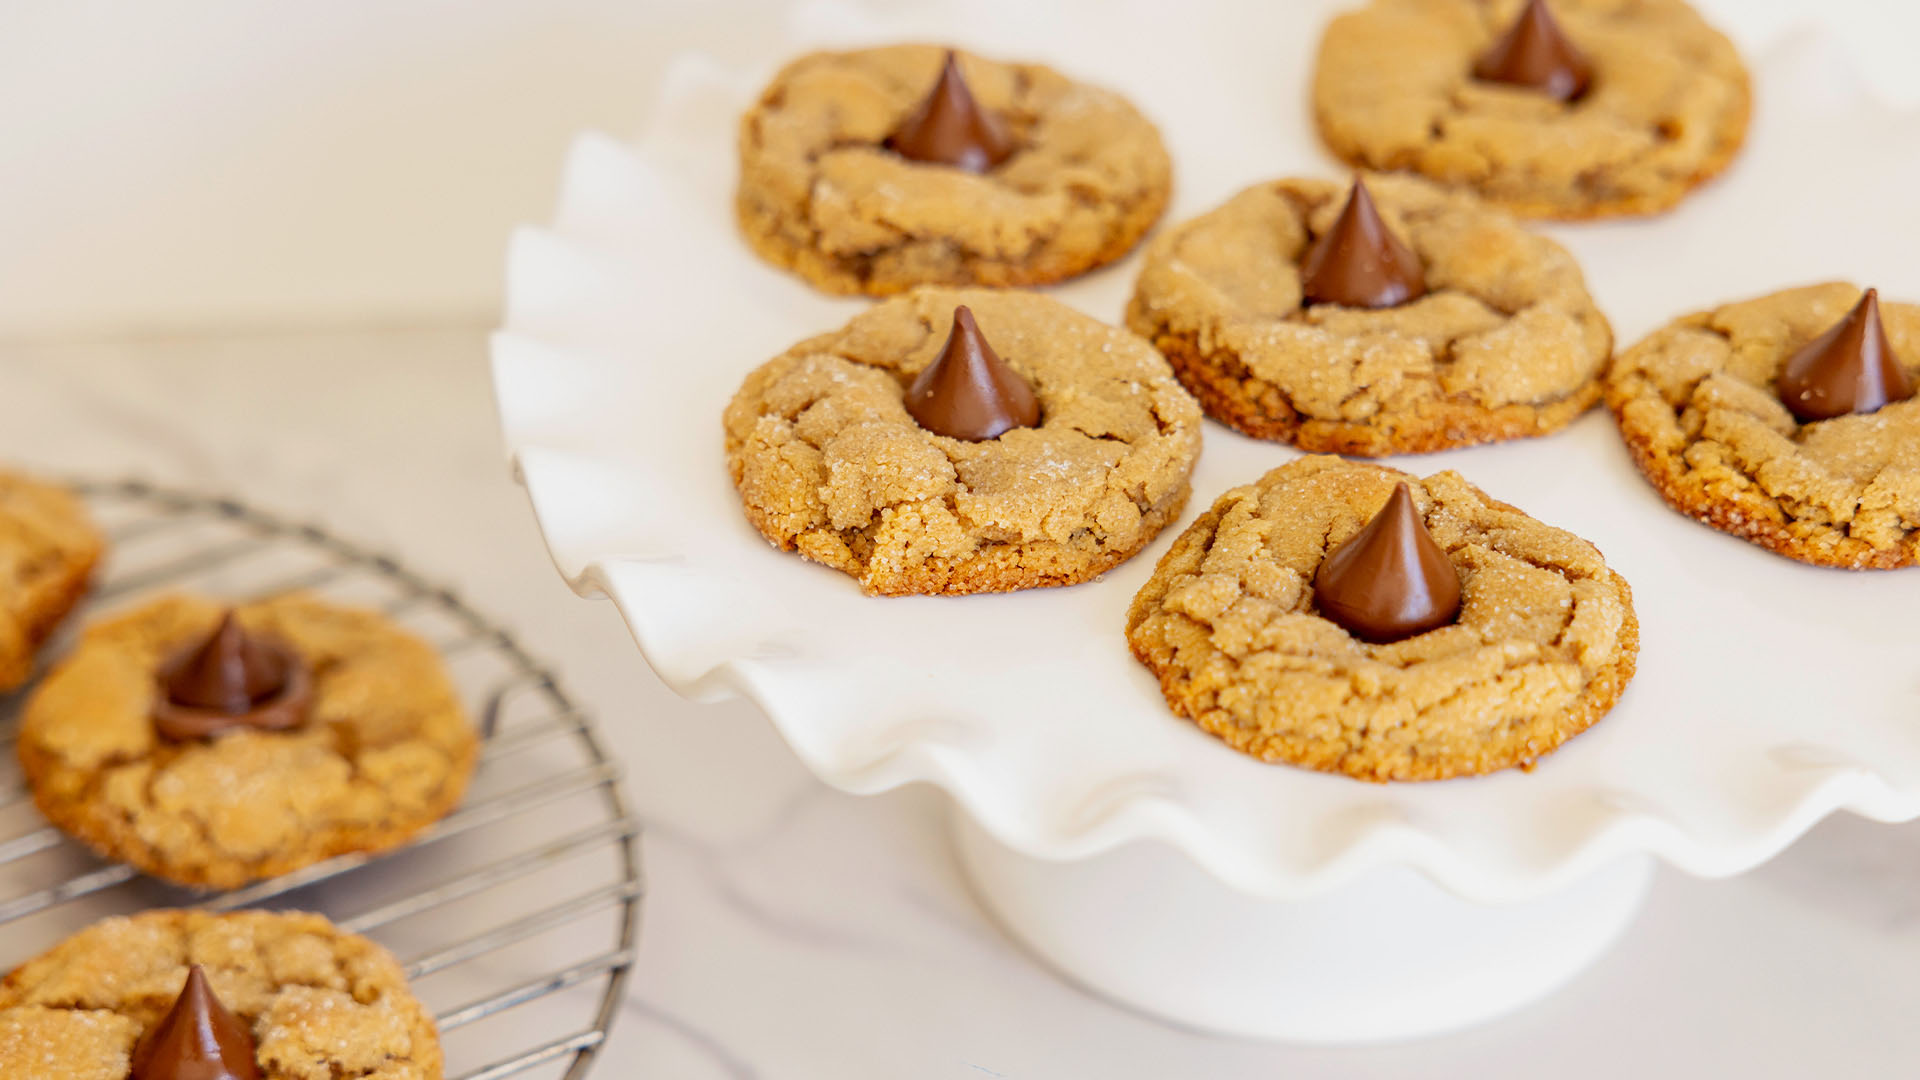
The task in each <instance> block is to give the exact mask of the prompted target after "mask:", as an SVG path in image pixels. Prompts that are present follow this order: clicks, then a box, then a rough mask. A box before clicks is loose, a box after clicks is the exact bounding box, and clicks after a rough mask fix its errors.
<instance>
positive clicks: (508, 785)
mask: <svg viewBox="0 0 1920 1080" xmlns="http://www.w3.org/2000/svg"><path fill="white" fill-rule="evenodd" d="M72 486H73V487H74V488H75V490H77V491H79V492H80V493H81V494H82V495H83V496H84V497H85V498H86V500H87V502H88V504H89V505H90V507H91V508H92V510H93V512H94V515H95V518H96V520H97V521H98V522H99V524H100V525H101V527H102V528H103V530H104V531H105V532H106V534H107V537H108V540H109V543H110V545H111V547H110V549H109V552H108V557H107V562H106V565H105V567H104V569H103V572H102V573H101V575H100V576H99V579H98V581H97V582H96V586H97V587H96V588H95V590H94V592H93V595H92V596H91V597H90V598H89V599H88V601H87V603H86V605H85V607H84V608H83V609H82V610H81V611H80V612H77V613H76V615H75V616H74V617H73V618H70V619H69V620H68V621H67V624H66V626H67V629H66V630H65V631H64V632H63V635H71V633H72V632H73V631H72V628H73V627H75V626H76V625H79V624H83V623H84V622H85V621H86V620H87V619H88V618H89V617H90V615H91V614H93V613H98V612H103V611H110V610H112V609H115V608H118V607H122V606H124V605H126V604H127V603H129V602H132V601H135V600H137V599H138V598H139V597H140V596H142V595H143V594H149V593H153V592H157V591H163V590H171V589H181V590H192V591H196V592H202V593H205V594H208V595H211V596H215V597H223V598H228V599H232V600H235V601H246V600H253V599H259V598H263V597H267V596H272V595H276V594H279V593H284V592H289V591H294V590H301V589H308V590H313V591H315V592H318V593H320V594H322V595H324V596H327V597H328V598H330V599H335V600H339V601H341V602H343V603H350V604H357V605H361V606H366V607H375V608H378V609H380V610H383V611H385V612H387V613H388V614H389V615H391V616H392V617H393V618H394V619H396V620H397V621H399V622H401V623H402V624H403V625H406V626H408V627H409V628H410V629H412V630H413V631H415V632H416V633H418V634H420V635H421V636H423V637H425V638H426V639H427V640H428V641H430V642H432V643H433V644H434V645H435V646H436V647H437V648H438V649H439V651H440V653H441V655H442V656H444V657H445V658H446V661H447V664H448V667H449V669H450V671H451V672H452V674H453V676H454V679H455V681H456V682H457V684H458V685H459V687H460V689H461V692H462V694H463V695H464V696H465V699H466V701H467V703H468V706H469V708H470V709H471V711H472V715H473V716H474V717H475V721H476V723H478V724H479V725H480V728H481V733H482V735H483V737H484V738H485V745H484V748H483V750H482V754H481V758H480V764H479V768H478V770H477V771H476V772H475V774H474V778H473V783H472V785H471V786H470V787H469V788H468V791H467V796H466V800H465V802H463V803H462V804H461V806H460V807H459V808H458V809H456V810H455V811H454V812H453V813H452V814H451V815H449V816H448V817H446V818H445V819H443V820H442V821H440V822H439V823H438V824H437V825H434V826H432V827H431V828H429V829H427V830H426V831H425V832H423V833H421V834H420V835H419V836H418V837H416V838H415V840H414V841H413V843H412V844H410V845H409V846H408V847H406V848H405V849H403V850H401V851H398V852H393V853H390V854H388V855H385V856H376V857H373V858H367V857H364V856H344V857H340V858H335V859H329V860H327V861H325V862H322V863H318V864H316V865H313V866H309V867H306V868H304V869H302V870H298V871H295V872H294V873H291V874H287V875H284V876H282V877H278V878H274V879H272V880H269V881H264V882H260V883H257V884H254V885H251V886H248V887H246V888H242V889H239V890H236V891H233V892H227V893H213V894H204V893H196V892H192V891H189V890H185V889H181V888H178V887H175V886H171V885H168V884H166V883H164V882H160V881H157V880H155V879H152V878H148V877H145V876H143V875H141V874H139V873H138V872H137V871H134V870H132V869H130V868H128V867H126V866H124V865H120V864H114V863H106V862H103V861H102V860H100V859H98V858H97V857H95V856H93V855H92V854H91V853H89V852H88V851H86V849H84V848H82V847H81V846H80V845H78V844H76V843H74V842H73V841H71V840H68V839H67V838H66V837H65V836H63V835H62V834H61V833H60V832H58V831H57V830H55V829H53V828H52V827H50V826H48V825H47V824H46V823H45V821H44V820H43V819H41V818H40V817H39V816H38V814H37V813H36V812H35V810H34V807H33V800H32V798H31V797H30V796H29V795H28V793H27V791H26V789H25V787H24V785H23V783H22V780H21V776H20V772H19V767H18V765H17V764H16V763H15V761H14V755H13V754H11V753H7V754H4V755H0V756H4V759H5V760H4V763H3V764H0V961H4V962H5V963H6V965H7V966H12V965H13V964H15V963H18V962H20V961H22V960H25V959H26V958H28V957H30V956H32V955H34V954H36V953H38V952H40V951H42V950H43V949H45V948H47V947H48V946H50V945H52V944H53V943H54V942H55V941H57V940H58V939H59V938H61V937H63V936H64V935H66V934H68V933H71V932H73V931H75V930H77V929H79V928H80V927H82V926H85V925H86V924H88V923H91V922H93V921H95V920H97V919H100V918H103V917H105V916H108V915H115V914H125V913H129V912H133V911H139V910H144V909H146V908H152V907H177V906H187V905H197V906H200V907H205V908H211V909H214V910H229V909H233V908H240V907H269V908H288V909H299V910H305V911H318V912H321V913H323V914H325V915H327V916H328V917H329V918H331V919H333V920H334V921H335V922H336V923H338V924H340V925H341V926H343V927H345V928H346V929H348V930H352V931H355V932H357V933H362V934H366V935H368V936H370V937H373V938H374V939H376V940H378V941H380V942H381V943H382V944H384V945H386V946H387V947H388V948H390V949H392V950H393V952H394V954H395V955H396V956H398V957H400V959H401V962H402V963H403V964H404V965H405V967H406V971H407V976H408V978H409V979H410V980H412V982H413V987H414V990H415V992H416V993H418V994H419V995H420V997H421V999H422V1000H423V1001H425V1002H426V1004H427V1005H428V1007H430V1008H432V1009H433V1010H434V1013H435V1015H436V1016H437V1018H438V1020H439V1024H440V1032H441V1038H442V1041H443V1043H444V1044H445V1047H446V1051H447V1076H448V1077H451V1078H454V1080H499V1078H502V1077H509V1076H512V1077H522V1076H524V1077H565V1078H567V1080H577V1078H579V1077H583V1076H585V1075H586V1072H587V1069H588V1067H589V1066H590V1065H591V1064H592V1060H593V1057H594V1055H595V1053H596V1052H597V1051H598V1050H599V1048H600V1046H601V1044H602V1043H603V1042H605V1040H606V1037H607V1031H608V1028H609V1027H610V1025H611V1024H612V1022H613V1019H614V1016H615V1014H616V1011H617V1009H618V1007H619V1002H620V998H621V990H622V987H623V986H624V985H625V983H626V979H627V973H628V970H629V968H630V967H631V966H632V963H633V957H634V947H635V938H636V935H637V933H638V926H639V909H640V898H641V894H642V891H643V886H642V880H641V871H640V857H639V853H638V851H637V846H636V837H637V835H638V832H639V828H638V825H637V824H636V823H635V821H634V819H633V817H632V816H631V814H630V813H629V812H628V809H627V805H626V801H625V798H624V797H623V796H622V794H621V792H620V783H619V781H620V776H619V770H618V767H617V766H616V765H615V764H614V762H613V761H612V760H611V759H610V758H609V757H608V755H607V753H606V751H605V749H604V748H603V747H602V746H601V744H600V740H599V738H598V736H597V735H596V734H595V732H594V728H593V725H592V723H591V722H590V721H589V719H588V718H587V717H586V716H585V715H583V714H582V713H581V712H580V710H579V709H578V708H576V707H575V706H574V704H573V703H572V701H570V700H569V699H568V698H567V696H566V694H565V693H564V692H563V691H562V690H561V689H560V686H559V684H558V682H557V681H556V680H555V678H554V675H553V672H552V671H550V670H548V669H547V668H546V667H544V666H542V665H541V664H540V663H538V662H537V661H535V660H534V659H533V658H532V657H531V656H529V655H528V654H527V653H526V651H525V650H523V649H522V648H521V647H520V645H519V643H518V642H517V641H515V640H514V638H513V636H512V635H511V634H510V633H508V632H507V631H506V630H504V629H502V628H501V627H499V626H498V625H496V624H494V623H492V622H489V621H488V620H487V619H485V618H484V617H482V616H481V615H479V614H478V613H477V612H475V611H474V610H473V609H472V608H470V607H468V606H467V605H466V604H465V603H464V602H462V601H461V599H460V598H459V597H458V596H457V595H456V594H454V593H453V592H451V591H449V590H447V589H445V588H441V587H439V586H436V585H433V584H431V583H429V582H428V581H427V580H426V579H424V578H422V577H420V576H419V575H418V574H416V573H414V572H413V571H412V570H409V569H407V568H406V567H404V566H401V565H400V564H399V563H397V562H395V561H394V560H392V559H390V558H387V557H385V556H383V555H380V554H377V553H374V552H370V551H367V550H366V549H364V548H361V547H359V546H357V545H355V544H352V543H349V542H347V541H344V540H341V539H339V538H338V537H335V536H334V535H332V534H331V533H328V532H326V531H325V530H322V529H319V528H316V527H314V526H312V525H304V524H298V523H293V522H288V521H285V520H283V519H281V518H278V517H275V516H273V515H270V514H266V513H263V512H261V511H258V510H255V509H253V508H251V507H248V506H245V505H243V504H241V503H238V502H235V501H232V500H230V499H222V498H215V497H209V496H203V495H196V494H191V493H186V492H179V491H171V490H166V489H162V488H158V487H155V486H153V485H150V484H147V483H143V482H139V481H126V482H108V483H95V482H80V483H76V484H74V485H72ZM65 643H66V642H65V641H64V640H60V639H56V640H55V641H54V642H53V643H51V646H50V647H49V648H48V649H47V650H46V654H47V655H50V656H54V657H57V656H59V655H60V654H61V653H62V652H63V651H64V646H65ZM29 689H30V688H29ZM26 695H27V691H24V690H23V691H22V692H21V693H19V694H16V695H13V696H11V697H0V736H4V738H5V739H6V740H7V741H9V742H10V741H11V740H12V739H13V737H14V735H15V734H16V731H17V727H16V725H17V724H18V722H19V716H18V712H19V709H20V706H21V702H22V700H23V699H24V698H25V697H26Z"/></svg>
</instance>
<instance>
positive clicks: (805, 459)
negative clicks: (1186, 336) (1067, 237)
mask: <svg viewBox="0 0 1920 1080" xmlns="http://www.w3.org/2000/svg"><path fill="white" fill-rule="evenodd" d="M725 427H726V448H727V465H728V469H729V470H730V472H731V473H732V476H733V482H734V485H735V486H736V487H737V488H739V491H740V497H741V500H742V502H743V503H744V504H745V507H746V512H747V518H748V520H749V521H751V522H752V523H753V525H754V527H755V528H757V529H759V530H760V532H761V533H762V534H764V535H765V536H766V538H767V539H768V540H769V541H771V542H772V543H774V544H775V545H776V546H778V547H780V548H783V549H785V550H788V551H798V552H799V553H800V554H802V555H804V556H806V557H807V558H809V559H812V560H814V561H816V562H820V563H824V564H826V565H828V566H831V567H833V568H835V569H837V570H841V571H844V572H845V573H848V574H851V575H852V576H853V577H854V578H855V579H857V580H858V581H859V582H860V585H861V587H862V588H864V589H865V590H866V591H867V592H869V593H876V594H885V595H897V594H903V593H973V592H999V591H1005V590H1011V589H1026V588H1032V587H1035V586H1040V585H1071V584H1074V583H1075V582H1079V581H1085V580H1087V579H1088V578H1091V577H1094V576H1095V575H1098V574H1100V573H1102V572H1104V571H1106V570H1107V569H1109V568H1111V567H1113V566H1115V565H1117V564H1118V563H1120V562H1122V561H1124V560H1125V559H1127V558H1128V557H1129V556H1131V555H1132V554H1133V553H1134V552H1136V551H1139V550H1140V548H1141V547H1143V546H1145V545H1146V543H1147V542H1148V541H1149V540H1151V539H1153V537H1154V534H1156V533H1158V532H1159V531H1160V530H1161V529H1162V528H1164V527H1165V526H1166V525H1167V524H1168V523H1169V522H1171V521H1173V520H1174V518H1175V517H1176V516H1178V515H1179V513H1180V508H1181V506H1182V505H1183V504H1184V503H1185V502H1186V498H1187V492H1188V483H1187V480H1188V476H1189V474H1190V473H1191V472H1192V471H1193V465H1194V461H1195V459H1196V458H1198V457H1199V454H1200V409H1199V407H1198V406H1196V405H1195V404H1194V402H1193V399H1192V398H1190V397H1188V396H1187V394H1186V392H1185V391H1184V390H1182V389H1180V384H1179V383H1178V382H1176V381H1175V380H1174V378H1173V373H1172V372H1171V371H1169V370H1168V369H1167V363H1166V361H1165V360H1163V359H1162V358H1161V357H1160V354H1158V353H1156V352H1154V351H1153V348H1152V347H1151V346H1149V345H1148V344H1147V343H1146V342H1144V341H1141V340H1140V339H1139V338H1137V337H1135V336H1133V335H1132V334H1129V333H1127V332H1126V331H1125V330H1119V329H1115V328H1114V327H1111V326H1107V325H1105V324H1104V323H1100V322H1096V321H1095V320H1093V319H1090V318H1088V317H1087V316H1085V315H1082V314H1080V313H1079V312H1076V311H1074V310H1073V309H1071V308H1068V307H1066V306H1065V305H1063V304H1061V303H1059V302H1058V301H1056V300H1052V299H1049V298H1047V297H1044V296H1038V295H1034V294H1031V293H1018V292H995V291H991V290H951V289H937V288H925V289H919V290H916V291H914V292H912V293H909V294H908V295H906V296H901V297H896V298H894V299H892V300H889V301H887V302H885V303H882V304H879V305H877V306H876V307H873V308H872V309H870V310H868V311H867V312H865V313H863V314H861V315H859V316H857V317H856V318H855V319H854V320H853V321H852V322H850V323H848V324H847V325H846V326H844V327H842V328H840V329H839V330H836V331H834V332H832V333H829V334H822V335H820V336H819V337H815V338H811V339H809V340H807V341H803V342H801V343H800V344H798V345H795V346H794V347H793V348H791V349H789V350H787V351H786V352H785V353H784V354H782V355H780V356H778V357H776V358H774V359H773V360H772V361H770V362H769V363H767V364H765V365H763V366H761V367H760V368H759V369H758V370H756V371H754V372H753V373H752V374H751V375H749V376H747V380H746V383H745V385H743V386H742V387H741V388H740V391H739V393H738V394H736V395H735V396H734V399H733V402H732V403H731V404H730V405H728V406H727V410H726V416H725Z"/></svg>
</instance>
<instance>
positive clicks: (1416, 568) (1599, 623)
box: [1127, 457, 1639, 780]
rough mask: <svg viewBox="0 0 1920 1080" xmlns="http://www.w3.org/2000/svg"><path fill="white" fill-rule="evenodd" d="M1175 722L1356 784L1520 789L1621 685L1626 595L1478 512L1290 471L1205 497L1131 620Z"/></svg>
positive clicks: (1443, 481)
mask: <svg viewBox="0 0 1920 1080" xmlns="http://www.w3.org/2000/svg"><path fill="white" fill-rule="evenodd" d="M1127 640H1128V642H1129V643H1131V644H1132V646H1133V653H1134V655H1135V656H1137V657H1139V659H1140V661H1141V662H1142V663H1144V664H1146V665H1147V667H1148V668H1150V669H1152V671H1153V673H1154V674H1155V675H1156V676H1158V677H1159V679H1160V688H1161V690H1162V692H1163V693H1164V694H1165V695H1166V699H1167V704H1169V705H1170V706H1172V708H1173V711H1174V712H1176V713H1178V714H1180V715H1181V716H1185V717H1187V718H1189V719H1191V720H1193V721H1194V722H1195V723H1197V724H1199V725H1200V726H1201V727H1202V728H1204V729H1205V730H1207V731H1208V732H1211V733H1212V734H1214V735H1217V736H1219V737H1220V738H1221V739H1223V740H1225V741H1226V742H1227V743H1228V744H1229V745H1230V746H1232V747H1234V748H1235V749H1236V750H1240V751H1242V752H1243V753H1247V754H1250V755H1252V756H1254V757H1257V758H1260V759H1262V760H1265V761H1273V762H1286V763H1288V764H1292V765H1302V766H1306V767H1308V768H1312V769H1319V770H1321V771H1324V772H1337V773H1345V774H1346V775H1348V776H1353V777H1358V778H1360V779H1363V780H1439V779H1444V778H1447V777H1452V776H1465V775H1473V774H1478V773H1487V772H1492V771H1494V770H1496V769H1504V768H1507V767H1509V766H1515V765H1518V766H1520V767H1522V768H1528V767H1531V766H1532V764H1533V763H1534V762H1535V761H1536V760H1538V759H1539V758H1540V757H1541V756H1542V755H1544V754H1547V753H1550V752H1552V751H1553V750H1554V749H1555V748H1557V747H1558V746H1560V744H1561V743H1564V742H1566V741H1567V740H1568V739H1570V738H1572V737H1573V736H1575V735H1578V734H1579V733H1580V732H1582V731H1585V730H1586V729H1587V728H1588V727H1589V726H1591V725H1592V724H1593V723H1594V722H1595V721H1597V720H1599V719H1600V718H1601V717H1602V716H1605V715H1606V713H1607V710H1609V709H1611V708H1612V707H1613V704H1614V702H1615V701H1616V700H1618V699H1619V697H1620V693H1621V691H1622V690H1624V689H1625V688H1626V685H1627V681H1628V680H1629V679H1631V678H1632V677H1633V670H1634V660H1635V657H1636V656H1637V654H1638V651H1639V623H1638V621H1637V620H1636V619H1635V618H1634V612H1633V596H1632V593H1631V591H1630V590H1629V589H1628V588H1627V583H1626V581H1625V580H1624V579H1622V578H1621V577H1620V575H1619V574H1616V573H1614V572H1613V571H1612V570H1610V569H1608V568H1607V565H1606V562H1605V561H1604V560H1603V559H1602V558H1601V556H1600V552H1599V551H1597V550H1595V548H1594V546H1593V545H1592V544H1589V543H1587V542H1586V541H1585V540H1582V539H1580V538H1579V537H1577V536H1574V535H1573V534H1571V533H1568V532H1564V531H1562V530H1560V529H1555V528H1552V527H1550V526H1547V525H1543V524H1541V523H1540V522H1538V521H1535V520H1534V519H1532V518H1530V517H1528V516H1527V515H1525V514H1523V513H1521V512H1520V511H1519V510H1517V509H1515V508H1513V507H1511V506H1508V505H1507V504H1505V503H1502V502H1497V501H1495V500H1493V499H1490V498H1488V497H1487V496H1486V495H1485V494H1484V493H1482V492H1481V491H1480V490H1479V489H1478V488H1476V487H1474V486H1473V485H1471V484H1469V483H1467V482H1466V481H1465V480H1463V479H1461V478H1460V476H1459V475H1458V474H1457V473H1453V472H1443V473H1439V474H1436V475H1434V476H1430V477H1428V478H1426V479H1425V480H1419V479H1416V478H1414V477H1412V476H1409V475H1407V474H1404V473H1400V472H1397V471H1395V470H1393V469H1388V468H1384V467H1381V466H1378V465H1370V464H1365V463H1361V462H1352V461H1345V460H1342V459H1340V458H1336V457H1307V458H1300V459H1297V460H1295V461H1292V462H1289V463H1288V464H1286V465H1283V466H1281V467H1280V468H1277V469H1275V470H1273V471H1272V472H1269V473H1268V474H1267V475H1265V476H1263V477H1261V478H1260V480H1259V481H1258V482H1256V483H1253V484H1249V485H1247V486H1245V487H1239V488H1235V489H1233V490H1232V491H1229V492H1227V493H1226V494H1225V495H1222V496H1221V497H1220V499H1219V501H1217V502H1215V503H1214V504H1213V507H1212V509H1210V510H1208V511H1207V512H1206V513H1205V514H1202V515H1201V516H1200V518H1199V520H1197V521H1195V522H1194V523H1193V525H1191V526H1190V527H1189V528H1188V529H1187V531H1186V532H1185V533H1182V534H1181V536H1180V538H1179V539H1178V540H1176V541H1174V545H1173V548H1172V550H1170V551H1168V552H1167V554H1166V557H1164V558H1163V559H1161V560H1160V565H1159V566H1158V567H1157V568H1156V569H1155V570H1154V572H1153V577H1152V578H1151V579H1149V580H1148V582H1147V584H1146V586H1145V587H1144V588H1142V589H1141V590H1140V594H1139V595H1138V596H1136V597H1135V598H1134V601H1133V607H1132V609H1131V610H1129V611H1128V613H1127Z"/></svg>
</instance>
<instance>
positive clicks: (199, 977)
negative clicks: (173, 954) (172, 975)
mask: <svg viewBox="0 0 1920 1080" xmlns="http://www.w3.org/2000/svg"><path fill="white" fill-rule="evenodd" d="M256 1053H257V1050H256V1048H255V1046H254V1042H253V1033H252V1032H250V1031H248V1030H247V1027H246V1025H245V1024H243V1023H241V1021H240V1018H239V1017H237V1016H235V1015H233V1013H231V1012H229V1011H228V1010H227V1007H226V1006H225V1005H224V1004H222V1003H221V1001H220V999H219V997H217V996H216V995H215V994H214V992H213V987H212V985H210V984H209V983H208V982H207V975H206V972H205V971H203V970H201V967H200V965H199V964H195V965H193V966H192V967H190V968H188V969H187V979H186V982H185V983H184V984H183V985H182V986H181V988H180V994H179V996H178V997H176V998H174V1001H173V1005H172V1006H171V1007H170V1008H169V1009H168V1010H167V1012H166V1015H164V1016H162V1017H161V1018H160V1020H159V1022H158V1023H156V1024H154V1026H153V1028H152V1030H150V1031H148V1032H147V1033H146V1034H145V1035H144V1036H142V1037H141V1039H140V1041H139V1042H138V1043H136V1044H135V1045H134V1049H133V1060H132V1065H133V1071H132V1074H131V1076H130V1077H129V1080H260V1068H259V1065H258V1064H257V1062H256V1061H255V1055H256Z"/></svg>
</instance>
